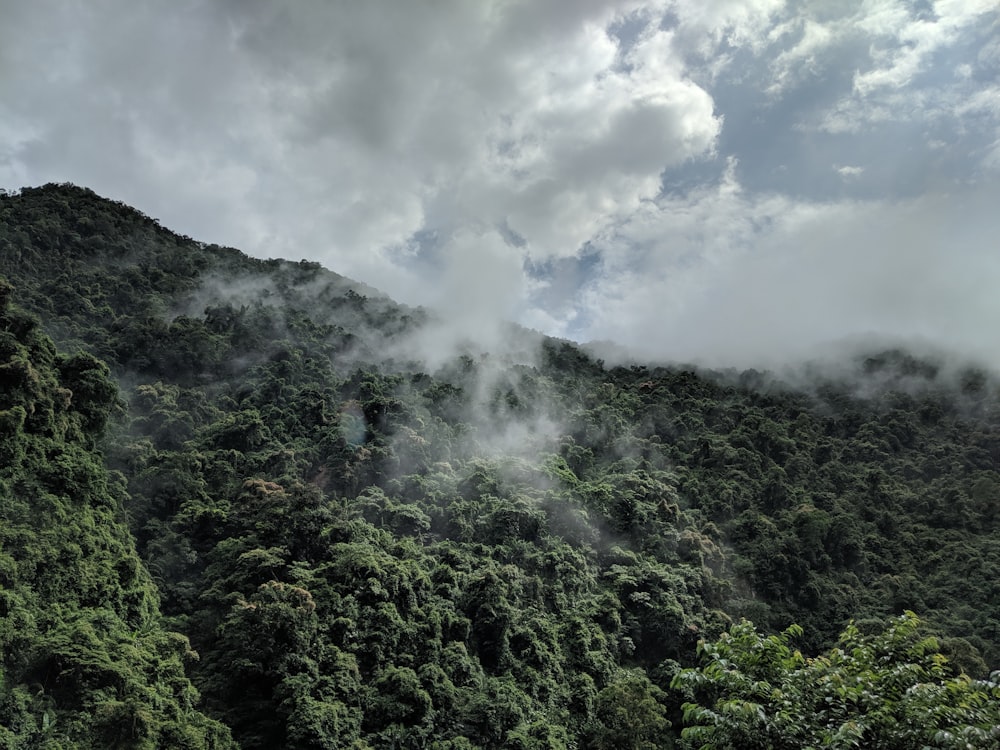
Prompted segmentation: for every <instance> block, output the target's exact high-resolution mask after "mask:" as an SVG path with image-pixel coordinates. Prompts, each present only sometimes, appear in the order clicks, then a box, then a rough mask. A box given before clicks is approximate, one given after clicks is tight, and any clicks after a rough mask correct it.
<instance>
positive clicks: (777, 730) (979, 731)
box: [672, 612, 1000, 750]
mask: <svg viewBox="0 0 1000 750" xmlns="http://www.w3.org/2000/svg"><path fill="white" fill-rule="evenodd" d="M919 627H920V621H919V620H918V619H917V617H916V615H914V614H913V613H912V612H906V613H905V614H903V615H902V616H900V617H898V618H896V619H894V620H892V621H891V622H890V623H889V624H888V626H887V627H885V628H884V629H883V630H882V631H881V632H877V633H874V634H870V635H866V634H864V633H862V632H861V630H860V629H859V627H858V626H857V625H856V624H854V623H853V622H852V623H851V624H849V625H848V626H847V628H846V629H845V630H844V632H843V633H842V634H841V636H840V639H839V641H838V643H837V645H836V646H835V647H834V648H832V649H830V650H829V651H827V652H826V653H825V654H823V655H821V656H818V657H816V658H811V659H810V658H806V657H804V656H803V655H802V653H801V652H800V651H798V650H797V649H795V648H793V646H792V641H793V639H794V638H796V637H798V636H801V635H802V629H801V628H800V627H798V626H797V625H792V626H791V627H789V628H788V629H787V630H785V631H784V632H782V633H781V634H779V635H771V636H764V635H761V634H760V633H758V631H757V630H756V628H755V627H754V626H753V624H752V623H750V622H748V621H746V620H744V621H742V622H740V623H738V624H736V625H733V626H732V627H731V628H730V630H729V632H728V633H725V634H723V635H722V636H721V637H720V638H719V640H717V641H715V642H714V643H706V642H701V643H700V644H699V647H698V652H699V654H700V656H701V660H702V666H700V667H697V668H691V669H685V670H682V671H681V672H679V673H678V674H677V676H676V677H675V678H674V680H673V683H672V687H674V688H675V689H679V690H682V691H684V692H685V693H686V694H687V695H688V696H689V697H693V698H695V699H696V700H695V701H693V702H689V703H685V704H684V722H685V723H686V724H687V725H688V726H687V727H686V728H685V729H684V730H683V731H682V732H681V738H682V746H683V747H688V748H701V749H702V750H723V749H725V748H733V749H734V750H735V749H737V748H738V749H739V750H755V749H756V748H759V749H760V750H785V749H786V748H787V750H793V749H794V750H801V748H838V749H839V748H856V747H863V748H869V749H870V750H910V749H911V748H917V747H921V748H955V749H956V750H957V749H958V748H988V747H996V746H997V743H998V742H1000V685H998V684H997V678H1000V673H994V676H993V678H992V679H991V680H990V681H984V680H973V679H971V678H969V677H968V676H967V675H965V674H959V675H957V676H954V675H953V674H952V671H951V670H950V669H949V666H948V663H947V660H946V659H945V657H944V656H942V655H941V654H940V653H938V644H937V642H936V641H935V639H933V638H922V637H921V636H920V634H919V632H918V631H919Z"/></svg>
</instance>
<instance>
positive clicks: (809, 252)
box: [0, 0, 1000, 366]
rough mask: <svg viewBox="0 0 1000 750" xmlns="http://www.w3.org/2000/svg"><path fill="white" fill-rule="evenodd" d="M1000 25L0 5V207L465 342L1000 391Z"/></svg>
mask: <svg viewBox="0 0 1000 750" xmlns="http://www.w3.org/2000/svg"><path fill="white" fill-rule="evenodd" d="M998 7H1000V6H998V4H997V2H996V0H939V1H938V2H932V1H929V0H927V1H924V0H921V1H914V2H898V1H896V0H870V1H867V2H865V1H862V0H815V1H813V0H801V1H789V2H783V1H782V0H648V1H644V0H619V1H615V0H407V1H406V2H402V1H401V0H365V2H355V1H351V2H344V1H338V0H295V1H294V2H292V0H284V1H282V0H170V1H169V2H168V1H167V0H31V2H27V1H26V0H0V19H2V22H0V187H3V188H6V189H16V188H19V187H21V186H26V185H40V184H44V183H46V182H53V181H54V182H73V183H76V184H78V185H83V186H86V187H89V188H91V189H93V190H95V191H96V192H98V193H99V194H102V195H105V196H107V197H110V198H114V199H116V200H121V201H124V202H126V203H128V204H130V205H133V206H135V207H136V208H138V209H140V210H141V211H143V212H144V213H146V214H148V215H150V216H153V217H155V218H157V219H158V220H159V221H160V222H161V223H162V224H163V225H164V226H167V227H169V228H170V229H173V230H174V231H176V232H179V233H181V234H186V235H189V236H192V237H194V238H196V239H199V240H202V241H205V242H213V243H218V244H222V245H228V246H233V247H237V248H239V249H241V250H243V251H244V252H247V253H248V254H250V255H253V256H257V257H264V258H268V257H280V258H288V259H291V260H299V259H309V260H314V261H318V262H320V263H322V264H323V265H324V266H326V267H327V268H329V269H331V270H334V271H337V272H338V273H342V274H344V275H346V276H349V277H351V278H354V279H357V280H359V281H362V282H365V283H366V284H369V285H371V286H373V287H376V288H378V289H381V290H383V291H384V292H386V293H388V294H389V295H391V296H393V297H394V298H396V299H398V300H399V301H402V302H405V303H408V304H421V305H427V306H431V307H437V308H440V309H442V310H444V311H446V312H447V313H448V314H449V315H452V316H455V317H456V318H460V319H462V320H465V321H470V322H471V324H472V325H484V326H485V325H487V324H488V323H489V322H490V321H497V320H514V321H517V322H519V323H522V324H523V325H526V326H528V327H530V328H533V329H536V330H539V331H542V332H544V333H547V334H550V335H554V336H559V337H563V338H570V339H574V340H577V341H612V342H615V343H616V344H619V345H621V346H624V347H626V348H627V349H628V350H629V351H631V352H633V353H634V354H635V356H637V357H640V358H646V359H652V360H670V361H698V362H701V363H704V364H709V365H712V366H761V365H764V366H768V365H772V364H774V363H781V362H787V361H789V360H794V359H796V358H802V357H808V356H814V355H816V354H817V353H819V352H822V351H824V350H826V349H828V348H829V347H832V346H833V345H835V344H838V343H843V342H844V341H882V340H897V339H898V340H902V341H910V342H917V343H920V342H923V343H926V344H929V345H933V346H938V347H944V348H947V349H949V350H952V351H956V352H959V353H961V354H963V355H966V356H971V357H978V358H980V359H983V360H985V361H987V362H989V363H992V364H994V365H1000V346H997V344H998V343H1000V341H998V338H1000V336H998V333H997V332H998V331H1000V293H998V290H1000V241H998V237H1000V10H998Z"/></svg>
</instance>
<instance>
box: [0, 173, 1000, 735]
mask: <svg viewBox="0 0 1000 750" xmlns="http://www.w3.org/2000/svg"><path fill="white" fill-rule="evenodd" d="M0 274H2V275H3V276H6V277H7V278H8V279H9V280H10V281H11V283H12V284H13V289H14V291H13V293H12V296H13V298H14V300H15V301H16V302H17V304H19V305H20V306H21V307H23V308H25V309H27V310H29V311H30V312H32V313H34V314H35V315H37V316H38V317H39V318H40V319H41V321H42V324H43V325H44V327H45V330H46V331H47V332H48V333H49V334H50V335H52V336H53V338H55V339H56V341H57V344H58V345H59V347H60V348H62V349H63V350H64V351H65V352H67V353H68V356H69V357H70V360H69V361H73V360H72V358H73V357H76V358H77V360H79V361H85V362H88V363H91V364H90V367H91V369H97V370H99V369H100V367H101V365H100V363H99V362H97V361H96V360H95V359H94V357H96V358H98V359H99V360H103V361H104V362H106V363H107V364H108V366H109V367H110V372H111V374H112V375H113V376H114V378H116V379H117V381H118V383H119V385H120V388H121V391H120V397H121V399H122V400H123V402H124V406H125V407H126V408H125V409H123V410H122V414H120V415H119V417H118V418H117V420H116V423H115V425H113V427H112V429H111V431H110V433H109V435H108V437H107V438H106V439H104V440H103V441H102V443H101V448H102V450H103V452H104V459H105V463H106V467H107V469H109V470H111V471H112V472H117V473H112V474H111V475H110V476H111V477H121V478H122V480H121V481H123V482H125V483H126V488H125V490H123V491H122V492H121V498H122V499H121V502H122V506H121V507H120V508H118V510H116V511H115V512H114V515H115V517H116V518H118V519H119V520H120V521H126V520H127V523H128V525H129V526H130V527H131V530H132V538H133V539H134V544H135V546H136V548H137V550H138V554H139V556H140V557H141V559H142V560H143V561H144V563H145V566H146V568H148V571H149V575H151V577H152V581H154V582H155V585H156V587H157V589H158V591H159V596H160V600H161V608H162V611H163V613H164V614H165V615H166V617H167V618H168V621H167V624H168V625H169V629H171V630H176V631H178V632H180V633H183V634H184V635H185V636H187V637H188V638H190V641H191V644H192V645H193V647H194V649H195V650H196V651H197V652H198V653H199V654H200V657H201V658H200V659H199V660H198V661H197V662H190V663H189V665H188V668H189V674H190V675H191V678H192V680H193V681H194V683H195V685H196V686H197V687H198V689H199V690H200V691H201V694H202V696H203V699H204V702H203V704H202V708H203V710H204V711H205V712H206V713H208V714H209V715H211V716H213V717H214V718H216V719H218V720H220V721H222V722H223V723H224V724H226V725H227V726H228V727H229V728H230V729H231V730H232V732H233V735H234V737H235V738H236V740H237V741H238V742H239V743H240V744H241V746H243V747H246V748H255V747H261V748H264V747H352V746H353V747H359V748H360V747H437V748H467V747H524V748H528V747H531V748H542V747H553V748H555V747H595V748H612V747H623V748H627V747H670V746H671V744H672V743H673V742H674V740H675V738H676V732H677V730H678V729H679V727H680V725H681V715H680V713H681V712H680V704H681V703H682V702H683V701H684V700H685V697H684V695H683V694H682V693H681V692H678V690H675V689H672V688H671V682H672V681H673V680H674V678H675V676H676V675H677V674H678V672H679V670H680V669H681V667H682V666H687V665H691V664H694V663H695V661H696V660H697V658H698V657H697V654H696V651H695V647H696V644H697V642H698V641H699V640H700V639H705V638H707V639H712V638H714V637H716V636H718V635H719V634H720V633H722V632H723V631H724V630H726V629H727V628H728V626H729V624H730V623H731V622H732V621H734V620H737V619H739V618H740V617H747V618H749V619H751V620H753V621H754V622H755V623H756V624H757V625H758V626H760V627H763V628H765V629H768V630H771V631H776V630H781V629H784V628H785V627H787V626H788V625H789V623H791V622H797V623H799V624H800V625H802V626H803V631H804V632H803V634H802V635H801V636H799V638H800V641H799V642H800V647H801V648H802V649H803V650H805V651H811V652H813V653H815V652H816V651H818V650H819V649H821V648H825V647H827V646H829V645H830V644H831V643H832V642H833V641H834V639H835V637H836V634H837V633H838V632H839V631H840V630H841V629H842V628H843V627H844V626H845V625H846V624H847V622H848V620H849V619H851V618H854V619H855V620H857V621H858V622H859V625H860V626H861V627H862V629H863V630H864V629H868V630H877V629H878V627H879V626H878V624H877V623H881V622H884V621H885V618H886V617H888V616H890V615H894V614H898V613H900V612H902V611H903V610H906V609H912V610H915V611H916V612H918V613H919V614H920V616H921V617H922V618H923V619H924V621H925V622H926V624H927V627H929V628H930V629H931V630H932V631H935V632H936V633H937V634H938V636H939V637H940V638H941V647H942V649H943V651H944V652H945V654H946V655H948V656H949V657H950V659H951V664H952V668H956V669H959V670H965V671H966V672H968V673H969V674H971V675H973V676H975V677H984V676H985V675H986V674H987V673H988V672H989V670H990V669H996V668H997V667H998V666H1000V632H998V631H997V629H996V627H997V626H996V623H997V622H1000V591H998V588H1000V545H998V544H997V541H998V535H1000V532H998V523H1000V514H998V504H1000V477H998V475H997V460H998V458H1000V414H998V412H997V408H996V406H997V392H998V390H997V383H996V381H995V380H993V379H992V378H991V377H990V376H989V375H988V374H986V373H984V372H981V371H978V370H974V369H966V370H964V371H961V372H959V373H958V374H957V375H956V376H955V377H954V378H953V379H952V378H945V377H944V375H943V371H942V369H941V368H940V367H939V366H938V365H936V364H935V363H933V362H930V361H926V360H921V359H919V358H915V357H912V356H910V355H908V354H906V353H903V352H888V353H882V354H880V355H878V356H869V357H867V358H862V359H860V360H858V363H857V371H856V373H855V375H854V376H853V377H851V378H849V379H848V378H831V377H829V376H827V375H823V374H820V375H817V376H816V378H815V379H814V382H813V383H812V385H811V387H810V388H809V389H791V388H781V387H775V386H773V385H767V384H766V383H765V382H764V381H763V379H762V378H761V376H759V375H758V374H756V373H744V374H741V375H733V376H722V375H712V374H709V373H699V372H697V371H694V370H691V369H679V368H646V367H640V366H635V367H628V368H607V367H605V366H604V365H603V364H602V363H601V362H599V361H595V360H593V359H592V358H590V357H588V356H587V355H586V354H585V353H584V352H583V351H581V350H580V349H579V348H577V347H575V346H574V345H572V344H569V343H567V342H560V341H555V340H551V339H543V338H541V337H538V338H537V339H533V338H532V337H531V336H530V335H529V334H526V333H523V332H521V333H519V334H518V335H517V337H516V338H517V342H516V344H515V345H512V346H511V347H510V348H509V351H508V352H507V353H505V354H503V355H497V354H494V355H492V356H487V355H485V354H483V353H481V352H478V351H477V350H476V349H475V348H474V347H467V348H464V349H463V348H456V350H455V352H454V354H453V356H451V357H450V358H448V359H447V360H446V361H444V363H443V364H436V365H435V366H433V367H429V366H427V365H426V364H425V363H422V362H421V361H420V360H419V358H418V357H417V354H418V352H415V351H414V349H413V348H412V347H410V346H408V342H410V341H413V340H419V337H420V335H421V331H424V330H426V329H427V327H428V326H431V325H433V324H434V321H433V316H432V315H431V314H429V313H427V312H425V311H422V310H410V309H407V308H404V307H401V306H398V305H395V304H394V303H392V302H391V301H390V300H388V299H386V298H384V297H382V296H380V295H378V294H377V293H374V292H373V291H371V290H368V289H365V288H364V287H361V286H360V285H356V284H353V283H352V282H349V281H347V280H345V279H343V278H342V277H339V276H337V275H336V274H333V273H331V272H329V271H325V270H324V269H322V268H320V267H319V266H318V265H316V264H310V263H288V262H285V261H259V260H253V259H250V258H247V257H246V256H244V255H242V254H240V253H239V252H237V251H235V250H231V249H224V248H219V247H215V246H205V245H203V244H201V243H197V242H195V241H193V240H190V239H188V238H185V237H179V236H177V235H175V234H173V233H171V232H169V231H168V230H166V229H164V228H162V227H160V226H159V225H158V224H157V223H156V222H155V221H153V220H151V219H149V218H148V217H145V216H143V215H142V214H140V213H138V212H137V211H135V210H134V209H131V208H128V207H127V206H124V205H122V204H116V203H112V202H109V201H106V200H104V199H101V198H99V197H98V196H96V195H95V194H93V193H91V192H90V191H87V190H84V189H81V188H76V187H73V186H60V185H50V186H45V187H43V188H35V189H25V190H23V191H21V192H20V193H19V194H16V195H7V196H3V197H0ZM88 357H89V359H88ZM425 370H429V371H425ZM765 385H766V386H767V387H765ZM71 390H72V389H71ZM113 401H114V399H113V398H111V402H109V403H108V406H107V407H106V408H112V407H113V406H114V404H113V403H112V402H113ZM85 437H86V435H84V434H81V435H80V439H85ZM4 439H5V444H4V445H5V446H6V445H7V443H6V439H7V438H6V433H5V438H4ZM126 492H127V494H126ZM129 543H130V544H131V543H132V542H131V541H129ZM6 545H7V543H6V542H5V547H4V551H7V546H6ZM8 554H12V553H10V552H8ZM115 554H120V555H123V556H126V557H127V554H128V553H126V552H120V553H115ZM15 562H17V561H16V560H15ZM66 564H67V565H69V564H70V563H69V562H67V563H66ZM137 570H139V571H140V572H137V573H136V575H137V576H142V575H146V574H145V572H144V571H143V569H142V568H141V566H140V567H139V568H138V569H137ZM7 585H8V584H7V583H4V587H5V590H6V586H7ZM151 616H152V615H151ZM4 648H5V656H6V649H7V648H8V647H7V646H6V645H5V646H4ZM4 669H5V674H6V673H9V670H10V669H11V667H10V666H9V665H7V664H5V665H4ZM4 689H5V690H6V689H7V688H6V683H5V688H4ZM671 722H672V723H673V727H671V726H670V723H671ZM220 737H221V735H220ZM219 741H220V742H221V741H222V740H219ZM120 742H121V745H120V746H122V747H126V746H139V745H130V744H128V743H129V742H132V739H129V738H125V739H122V740H120ZM13 746H17V745H13ZM942 746H944V745H942Z"/></svg>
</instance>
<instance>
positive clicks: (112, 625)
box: [0, 285, 232, 749]
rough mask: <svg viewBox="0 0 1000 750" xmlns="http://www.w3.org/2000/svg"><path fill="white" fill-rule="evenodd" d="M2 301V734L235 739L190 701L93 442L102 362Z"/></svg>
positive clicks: (185, 651)
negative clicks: (57, 344)
mask: <svg viewBox="0 0 1000 750" xmlns="http://www.w3.org/2000/svg"><path fill="white" fill-rule="evenodd" d="M3 288H4V289H6V286H5V285H4V287H3ZM2 305H3V308H2V309H0V336H3V341H4V352H3V356H2V358H0V374H2V375H0V377H3V378H4V382H3V389H2V391H0V445H2V446H3V448H2V449H3V454H4V455H3V459H4V460H3V461H2V463H0V655H2V661H0V745H2V746H3V747H10V748H22V747H23V748H27V747H52V748H56V747H81V748H154V747H178V748H192V749H193V748H225V747H231V746H232V742H231V740H230V739H229V732H228V730H227V729H225V728H224V727H223V726H221V725H220V724H218V723H216V722H214V721H211V720H209V719H207V718H206V717H205V716H204V715H202V714H201V713H199V712H198V710H197V708H196V705H195V704H196V702H197V700H198V694H197V692H196V691H195V689H194V688H193V687H192V685H191V684H190V682H188V680H187V678H186V677H185V676H184V662H185V661H186V660H188V659H190V658H191V657H192V656H193V654H192V652H191V650H190V648H189V646H188V640H187V638H185V637H184V636H181V635H179V634H176V633H170V632H167V631H166V630H164V629H163V628H162V626H161V623H160V621H159V615H158V612H157V595H156V591H155V588H154V586H153V585H152V582H151V581H150V580H149V577H148V575H147V574H146V572H145V570H144V568H143V565H142V563H141V561H140V559H139V557H138V555H137V554H136V552H135V549H134V547H133V545H132V541H131V539H130V537H129V534H128V529H127V527H126V526H125V524H124V523H123V518H122V510H123V508H122V505H123V503H124V502H125V501H126V498H127V496H126V495H125V491H124V486H123V485H124V481H123V478H122V477H121V476H120V475H109V474H108V472H107V470H106V469H105V467H104V466H103V464H102V462H101V456H100V455H99V454H98V453H96V452H95V451H94V449H93V445H94V440H95V439H96V438H97V437H98V435H99V433H100V431H101V430H102V429H103V427H104V424H105V421H106V420H107V418H108V416H109V413H110V411H111V410H112V409H113V408H116V407H117V405H118V402H117V395H116V394H117V391H116V389H115V387H114V385H113V384H112V383H111V382H110V381H109V380H108V378H107V374H108V370H107V367H106V366H105V365H104V364H103V363H101V362H99V361H98V360H96V359H94V358H93V357H92V356H91V355H89V354H77V355H74V356H72V357H62V356H60V355H58V354H57V353H56V350H55V348H54V347H53V345H52V343H51V341H50V340H49V339H48V338H47V337H45V336H44V335H43V334H42V333H41V332H40V330H39V329H38V328H37V327H36V326H35V325H34V323H33V321H32V320H31V318H29V317H27V316H26V315H25V314H24V313H22V312H20V311H19V310H17V309H16V308H11V307H10V306H9V299H8V298H7V297H6V295H5V297H4V299H3V301H2Z"/></svg>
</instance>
